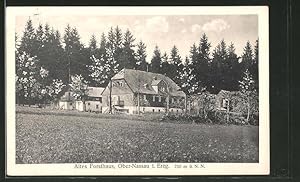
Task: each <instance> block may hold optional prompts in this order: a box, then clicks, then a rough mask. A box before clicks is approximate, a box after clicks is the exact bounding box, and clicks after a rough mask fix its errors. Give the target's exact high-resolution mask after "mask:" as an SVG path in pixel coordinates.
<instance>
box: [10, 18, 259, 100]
mask: <svg viewBox="0 0 300 182" xmlns="http://www.w3.org/2000/svg"><path fill="white" fill-rule="evenodd" d="M96 37H97V36H96V35H95V34H93V35H91V37H90V41H89V44H88V45H87V46H85V45H84V44H83V43H82V42H81V39H80V34H79V32H78V30H77V28H76V27H72V26H71V25H67V26H66V27H65V29H64V32H63V34H61V33H60V32H59V31H58V30H55V29H54V28H53V27H51V25H49V24H47V23H46V24H39V25H38V26H37V27H36V28H34V25H33V22H32V20H31V19H28V21H27V22H26V25H25V27H24V31H23V33H22V35H17V33H16V34H15V47H16V49H15V50H16V51H15V58H16V60H15V61H16V99H17V103H18V104H29V105H32V104H42V103H49V102H51V101H53V100H55V99H57V98H58V95H59V93H60V91H61V90H62V88H63V86H64V85H67V84H71V83H74V80H77V84H78V88H80V85H82V84H83V83H84V84H85V85H88V86H101V87H104V86H106V85H107V84H108V82H109V80H110V78H111V77H112V76H114V75H115V74H116V73H117V72H118V71H120V70H121V69H123V68H130V69H137V70H143V71H149V72H155V73H161V74H165V75H166V76H168V77H170V78H172V79H173V80H174V81H175V82H176V83H177V84H178V85H179V86H180V87H181V89H182V90H183V91H184V92H185V93H186V94H187V95H188V96H191V95H196V94H201V93H204V92H205V93H211V94H216V93H218V92H219V91H220V90H227V91H241V93H245V95H246V96H250V95H253V93H254V94H256V95H257V93H258V50H259V47H258V46H259V43H258V40H256V42H255V44H254V45H251V43H250V42H249V41H247V42H245V46H244V49H243V53H242V55H237V54H236V53H235V45H234V43H232V42H231V43H227V42H225V40H224V39H222V40H220V42H219V44H218V45H217V46H215V47H212V46H211V43H210V42H209V37H207V35H206V34H205V33H204V34H203V35H202V36H200V37H199V40H195V42H198V43H197V44H196V43H195V44H193V45H191V46H190V52H189V56H186V57H182V56H180V53H179V50H178V48H177V47H176V45H174V46H173V47H172V49H171V50H170V51H169V52H165V51H162V50H160V48H159V47H158V46H156V47H155V49H154V51H153V54H152V55H147V53H146V46H147V45H146V44H145V43H144V42H143V41H139V42H137V41H136V40H135V37H134V35H133V34H132V33H131V31H130V30H128V29H127V30H121V29H120V28H119V27H118V26H116V27H111V28H110V30H109V31H108V32H99V37H101V38H100V40H97V38H96ZM147 57H151V62H147V61H146V60H147ZM149 60H150V59H149ZM79 90H81V91H82V89H79ZM80 95H81V96H82V94H79V96H80Z"/></svg>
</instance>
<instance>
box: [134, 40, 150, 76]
mask: <svg viewBox="0 0 300 182" xmlns="http://www.w3.org/2000/svg"><path fill="white" fill-rule="evenodd" d="M146 58H147V53H146V45H145V43H144V42H142V41H140V42H139V43H138V45H137V51H136V61H137V62H136V64H137V69H138V70H142V71H147V68H148V63H147V62H146Z"/></svg>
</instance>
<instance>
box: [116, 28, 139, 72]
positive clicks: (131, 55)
mask: <svg viewBox="0 0 300 182" xmlns="http://www.w3.org/2000/svg"><path fill="white" fill-rule="evenodd" d="M134 41H135V38H133V35H132V33H131V32H130V31H129V30H128V29H127V31H126V32H125V34H124V42H123V48H122V53H121V56H120V62H121V65H123V67H124V68H129V69H136V68H137V66H136V59H135V52H134V50H133V48H134V47H135V45H134Z"/></svg>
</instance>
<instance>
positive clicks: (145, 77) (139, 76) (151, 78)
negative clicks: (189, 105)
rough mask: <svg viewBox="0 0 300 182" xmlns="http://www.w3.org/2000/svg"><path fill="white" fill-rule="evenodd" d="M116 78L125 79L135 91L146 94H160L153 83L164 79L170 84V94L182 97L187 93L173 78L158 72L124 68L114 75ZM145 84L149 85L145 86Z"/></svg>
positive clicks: (113, 78)
mask: <svg viewBox="0 0 300 182" xmlns="http://www.w3.org/2000/svg"><path fill="white" fill-rule="evenodd" d="M116 79H124V80H125V81H126V82H127V83H128V85H129V87H130V88H131V89H132V91H133V92H134V93H137V92H139V93H144V94H158V93H157V92H156V91H155V90H154V89H153V88H152V86H151V85H153V84H156V85H157V84H158V83H159V82H160V81H164V82H165V83H166V84H167V85H168V88H169V94H170V95H172V96H181V97H184V96H185V93H184V92H183V91H180V90H179V89H180V87H179V86H178V85H177V84H176V83H175V82H174V81H173V80H171V79H170V78H169V77H167V76H165V75H162V74H158V73H152V72H146V71H140V70H133V69H122V70H121V71H120V72H119V73H117V74H116V75H115V76H114V77H112V80H116ZM145 85H147V86H146V87H145ZM162 94H163V93H162Z"/></svg>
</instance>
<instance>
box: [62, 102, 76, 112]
mask: <svg viewBox="0 0 300 182" xmlns="http://www.w3.org/2000/svg"><path fill="white" fill-rule="evenodd" d="M58 105H59V109H65V110H74V109H75V108H76V106H74V103H73V102H70V101H59V103H58Z"/></svg>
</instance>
